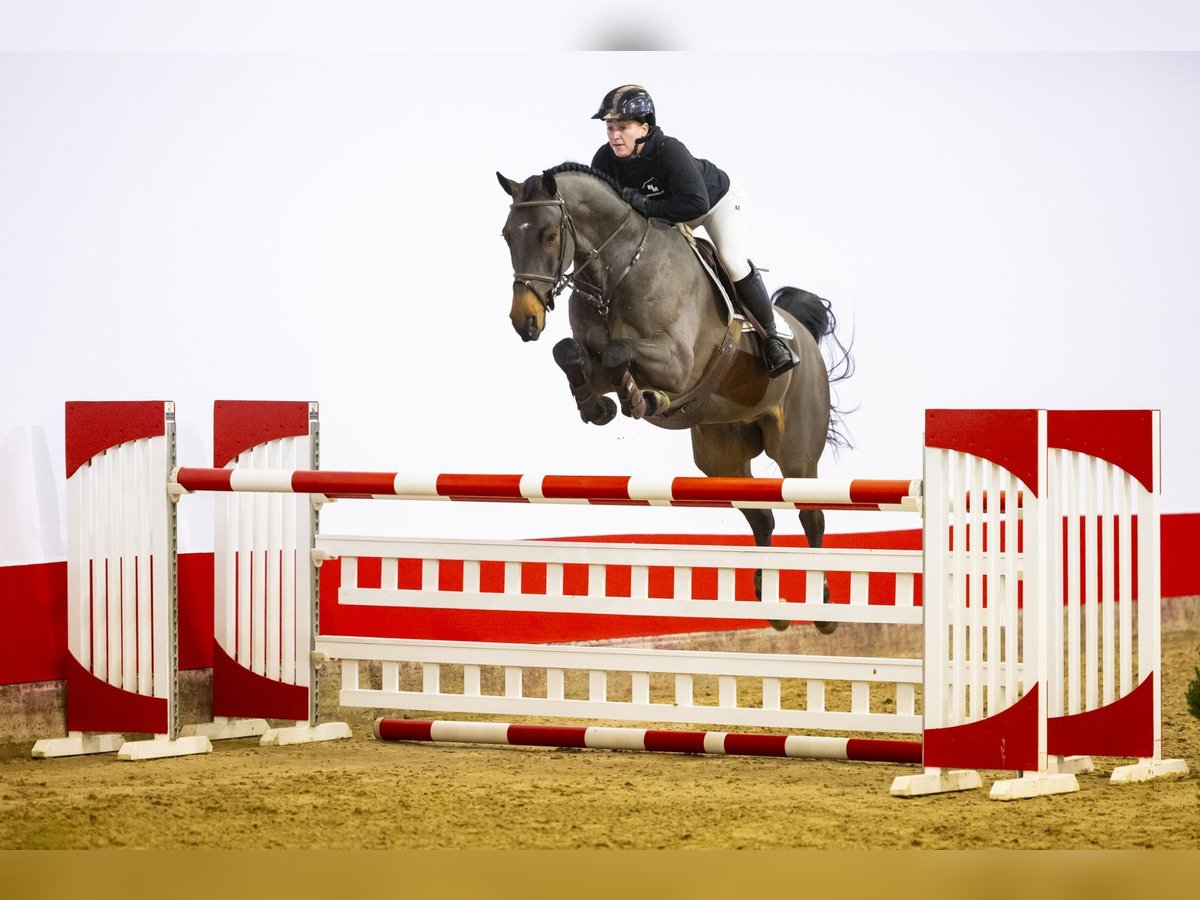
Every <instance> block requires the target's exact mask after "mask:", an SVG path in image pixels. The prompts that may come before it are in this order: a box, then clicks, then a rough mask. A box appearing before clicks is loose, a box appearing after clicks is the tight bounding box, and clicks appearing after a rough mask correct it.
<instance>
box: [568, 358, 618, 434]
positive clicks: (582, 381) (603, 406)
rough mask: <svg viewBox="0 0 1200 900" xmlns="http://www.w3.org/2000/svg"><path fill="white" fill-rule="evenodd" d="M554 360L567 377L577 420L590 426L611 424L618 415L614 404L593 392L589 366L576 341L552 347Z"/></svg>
mask: <svg viewBox="0 0 1200 900" xmlns="http://www.w3.org/2000/svg"><path fill="white" fill-rule="evenodd" d="M554 361H555V362H556V363H558V367H559V368H560V369H562V370H563V373H564V374H566V376H567V384H569V385H570V386H571V393H572V394H573V395H574V397H575V406H576V407H578V409H579V417H580V418H581V419H583V421H585V422H591V423H592V424H593V425H607V424H608V423H609V422H611V421H612V420H613V417H614V416H616V414H617V404H615V403H614V402H613V401H612V399H611V398H609V397H602V396H600V395H598V394H597V393H596V389H595V388H594V387H593V386H592V364H591V362H590V361H589V360H588V356H587V352H586V351H585V350H584V348H583V345H582V344H580V343H579V341H577V340H575V338H563V339H562V340H561V341H559V342H558V343H557V344H555V345H554Z"/></svg>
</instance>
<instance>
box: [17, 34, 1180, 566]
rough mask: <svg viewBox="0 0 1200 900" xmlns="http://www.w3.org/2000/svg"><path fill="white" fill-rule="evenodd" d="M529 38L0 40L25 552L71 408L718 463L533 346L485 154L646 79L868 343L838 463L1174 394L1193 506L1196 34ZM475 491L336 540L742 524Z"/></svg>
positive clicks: (548, 156) (441, 451) (1176, 460)
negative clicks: (601, 43)
mask: <svg viewBox="0 0 1200 900" xmlns="http://www.w3.org/2000/svg"><path fill="white" fill-rule="evenodd" d="M513 49H514V48H513V47H511V46H509V47H507V48H506V49H505V50H502V51H501V50H494V51H484V50H480V49H476V48H469V49H465V50H461V51H454V50H446V49H439V50H433V51H422V50H413V49H410V50H407V51H404V52H377V53H354V52H315V51H308V50H305V51H302V52H238V53H227V52H182V51H180V52H169V53H149V54H148V53H102V54H90V53H76V52H68V53H19V54H18V53H4V54H0V123H2V125H0V128H2V129H3V139H2V140H0V305H2V309H3V327H2V328H0V385H2V386H3V388H2V392H0V424H2V425H3V426H5V429H6V431H5V432H4V434H5V439H4V440H3V441H0V455H2V456H3V458H2V459H0V492H2V493H0V518H3V519H4V520H5V522H6V527H4V528H0V564H4V563H12V562H18V561H29V560H33V559H50V558H56V557H59V556H61V553H62V548H61V544H60V543H57V542H56V539H55V538H54V534H55V533H58V534H59V535H61V513H59V512H57V511H47V510H42V511H38V510H37V509H35V507H36V506H37V505H39V504H42V505H44V504H45V503H47V502H48V500H47V499H46V498H47V493H48V491H47V489H46V487H45V485H44V484H43V482H45V477H44V472H45V470H46V467H47V465H49V466H50V467H52V470H53V472H54V473H55V475H56V477H57V479H59V480H61V477H62V452H61V445H62V416H63V413H62V409H63V403H64V401H66V400H72V399H144V398H156V399H172V400H175V401H176V403H177V407H178V418H179V422H180V443H179V447H180V460H181V462H183V463H185V464H202V465H207V464H208V463H207V460H208V459H209V457H210V450H209V442H210V439H211V434H210V430H211V429H210V421H211V404H212V401H213V400H214V399H217V398H254V399H305V400H307V399H316V400H319V401H320V402H321V404H322V464H323V466H324V467H326V468H345V469H385V470H391V469H398V468H414V469H418V470H423V471H512V472H526V471H548V472H560V473H627V472H641V473H661V474H669V473H670V474H673V473H678V474H689V473H694V472H695V470H694V467H693V466H692V464H691V459H690V449H689V441H688V438H687V435H686V433H672V432H662V431H658V430H656V429H654V428H652V427H651V426H648V425H645V424H643V423H632V422H629V421H625V420H619V421H617V422H615V423H614V424H612V425H610V426H608V427H606V428H603V429H597V428H595V427H592V426H584V425H583V424H581V423H580V422H579V420H578V418H577V416H576V413H575V411H574V405H573V402H572V400H571V397H570V394H569V392H568V390H567V388H566V386H565V383H564V381H563V379H562V377H561V373H559V371H558V370H557V368H556V367H555V366H554V364H553V362H552V360H551V358H550V349H551V347H552V346H553V343H554V342H555V341H557V340H558V339H559V338H560V337H562V336H564V335H566V334H567V331H568V329H567V322H566V315H565V311H564V310H561V309H560V310H559V311H558V312H557V313H554V314H552V315H551V319H550V326H549V329H548V331H547V333H546V334H545V335H544V336H543V338H542V340H541V341H539V342H538V343H536V344H532V345H527V344H523V343H522V342H521V341H520V340H519V339H518V338H517V337H516V335H515V334H514V333H513V332H512V330H511V327H510V325H509V323H508V318H507V310H508V300H509V294H510V290H509V285H510V283H511V275H510V271H511V266H510V262H509V259H508V253H507V250H506V248H505V245H504V242H503V241H502V240H501V238H500V236H499V233H500V227H501V225H502V223H503V221H504V218H505V215H506V212H507V202H508V198H507V197H506V196H505V195H504V194H503V193H501V191H500V189H499V187H498V186H497V185H496V182H495V177H494V174H493V173H494V171H495V170H497V169H499V170H500V171H502V172H504V173H505V174H506V175H508V176H510V177H513V178H524V177H526V176H528V175H530V174H532V173H534V172H537V171H540V170H541V169H543V168H546V167H549V166H551V165H554V164H556V163H558V162H561V161H563V160H565V159H577V160H581V161H588V160H590V157H591V154H592V152H593V151H594V149H595V148H596V146H598V145H599V143H600V142H601V141H602V131H601V129H600V127H599V125H598V123H596V122H592V121H590V120H589V118H588V116H589V115H590V114H591V113H592V112H593V111H594V108H595V107H596V105H597V104H598V102H599V99H600V97H601V96H602V95H603V94H604V92H605V91H606V90H608V89H609V88H611V87H613V86H614V85H616V84H619V83H624V82H640V83H642V84H645V85H646V86H647V87H648V88H649V89H650V90H651V92H652V93H653V95H654V97H655V100H656V102H657V104H658V107H659V110H660V124H662V125H663V126H664V129H665V130H666V131H667V132H668V133H670V134H673V135H675V136H677V137H680V138H681V139H682V140H684V141H685V142H686V143H687V144H688V145H689V147H690V148H691V149H692V151H693V152H694V153H695V154H696V155H699V156H707V157H709V158H711V159H712V160H714V161H715V162H717V163H718V164H719V165H721V166H722V167H724V168H726V169H727V170H729V171H730V172H732V173H733V174H734V175H735V176H736V177H738V178H739V179H741V180H742V181H743V182H744V184H745V186H746V187H747V188H748V190H749V193H750V197H751V200H752V203H753V212H754V250H753V253H754V257H755V260H756V262H759V263H760V264H762V265H764V266H767V267H769V268H770V269H771V272H770V274H769V275H768V282H769V285H770V286H772V287H774V286H777V285H779V284H783V283H788V284H795V285H799V286H802V287H806V288H809V289H811V290H814V291H816V292H818V293H820V294H822V295H823V296H826V297H828V298H829V299H830V300H832V302H833V304H834V309H835V311H836V312H837V314H838V315H839V317H840V318H841V321H842V325H843V334H844V335H847V336H848V335H849V334H851V333H853V335H854V339H855V344H854V353H855V357H856V359H857V362H858V372H857V374H856V375H855V376H854V378H853V379H852V380H851V381H850V382H848V383H846V384H845V385H843V386H842V388H841V390H840V396H841V400H842V402H843V404H845V405H847V406H850V407H857V411H856V412H854V413H853V414H852V415H851V416H850V418H849V427H850V430H851V433H852V435H853V438H854V440H855V443H856V447H855V449H854V450H852V451H850V452H845V453H843V454H842V455H841V456H840V458H836V459H835V458H833V457H832V456H829V457H828V458H827V459H826V461H825V463H824V465H823V472H822V474H824V475H827V476H834V477H917V476H919V474H920V454H919V448H920V443H921V411H922V410H923V409H925V408H926V407H937V406H1046V407H1147V406H1148V407H1157V408H1160V409H1162V411H1163V430H1164V465H1165V473H1166V476H1165V477H1166V491H1165V497H1164V508H1165V509H1166V510H1167V511H1178V510H1188V511H1194V510H1197V509H1200V472H1198V471H1197V469H1196V467H1195V466H1194V463H1193V461H1194V460H1195V459H1196V458H1197V456H1198V455H1200V417H1198V416H1197V411H1198V410H1197V401H1196V385H1197V384H1200V361H1198V356H1200V355H1198V354H1197V352H1196V349H1195V344H1196V338H1195V336H1196V334H1197V331H1198V329H1197V325H1200V313H1198V312H1197V305H1198V304H1200V297H1197V288H1196V285H1197V284H1198V283H1200V254H1197V252H1196V251H1197V247H1200V174H1198V172H1197V167H1196V165H1195V160H1196V159H1198V158H1200V130H1198V125H1197V120H1196V115H1195V110H1196V109H1197V108H1200V56H1197V55H1195V54H1191V53H1182V54H1161V53H1159V54H1156V53H1020V52H1005V53H977V52H960V53H949V52H893V51H871V52H843V51H818V50H806V51H804V52H786V51H782V50H780V51H775V52H768V53H751V52H735V53H724V52H714V51H710V50H701V51H695V52H684V53H612V52H571V51H560V52H549V51H540V52H537V53H518V52H511V51H512V50H513ZM464 355H470V356H472V357H473V358H474V360H475V362H474V363H473V364H471V365H463V364H462V363H461V362H460V360H461V358H462V357H463V356H464ZM12 447H16V448H18V449H17V450H8V449H4V448H12ZM31 447H32V448H33V449H30V448H31ZM39 448H40V449H39ZM757 471H758V472H759V473H760V474H771V473H772V472H773V466H772V465H770V464H765V465H763V466H761V467H759V468H758V469H757ZM31 479H36V480H37V484H38V485H40V487H39V488H38V489H37V490H32V489H30V488H29V486H28V483H29V482H30V480H31ZM49 493H50V494H52V493H53V489H50V490H49ZM38 497H40V498H41V499H36V498H38ZM59 502H60V503H61V502H62V501H61V497H60V498H59ZM186 502H187V503H188V504H189V506H188V508H187V510H188V511H187V513H186V514H185V516H184V519H183V522H182V535H181V537H182V542H183V545H184V548H185V549H202V548H204V547H206V546H207V545H208V542H209V539H208V537H207V534H208V529H209V524H208V520H207V518H206V509H207V507H206V505H205V503H204V501H203V500H201V499H199V498H189V500H188V501H186ZM465 510H466V514H467V515H468V516H470V518H469V519H466V517H465V516H464V507H462V506H457V505H456V506H455V507H454V508H453V509H452V508H451V506H450V505H449V504H426V505H421V506H419V507H416V508H414V507H413V506H412V505H410V504H378V505H372V504H363V503H357V504H354V503H348V502H344V503H340V504H337V505H336V506H335V507H332V508H330V509H329V510H328V512H327V513H326V515H325V519H324V530H326V531H328V532H336V531H342V530H354V529H358V528H369V529H372V530H375V529H379V530H386V531H393V532H396V533H402V534H412V533H431V534H456V533H466V534H475V535H487V536H506V535H511V536H533V535H540V534H550V533H575V534H578V533H598V532H603V531H609V530H636V531H654V530H681V531H687V530H698V531H706V530H714V531H741V530H742V529H743V525H742V522H741V518H740V516H739V515H738V514H737V513H734V512H716V511H691V512H688V511H682V510H655V511H650V512H646V511H630V510H593V509H561V508H553V509H546V508H523V509H521V508H514V507H508V506H505V507H484V506H470V507H466V508H465ZM34 519H36V520H37V521H38V522H39V523H41V524H40V525H39V526H38V527H36V528H30V529H27V530H26V529H23V528H22V527H21V526H20V523H23V522H25V521H32V520H34ZM464 520H465V521H464ZM792 520H793V517H790V516H789V517H787V521H786V522H783V521H781V528H786V530H788V531H793V532H794V531H798V530H799V528H798V523H796V522H794V521H792ZM14 522H16V523H17V527H13V523H14ZM913 524H915V523H914V522H913V521H912V520H911V519H910V518H907V517H904V516H884V517H882V518H874V517H873V518H871V519H869V520H867V519H863V518H861V517H857V516H852V515H849V514H843V515H841V516H834V517H831V529H832V530H842V531H845V530H852V529H868V528H878V527H907V526H909V525H913ZM59 540H61V538H59Z"/></svg>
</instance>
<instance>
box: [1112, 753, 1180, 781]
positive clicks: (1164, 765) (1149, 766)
mask: <svg viewBox="0 0 1200 900" xmlns="http://www.w3.org/2000/svg"><path fill="white" fill-rule="evenodd" d="M1186 774H1188V764H1187V762H1186V761H1184V760H1182V759H1139V760H1138V761H1137V762H1135V763H1132V764H1131V765H1128V766H1118V767H1117V768H1115V769H1113V773H1112V778H1110V779H1109V783H1110V784H1135V783H1137V782H1139V781H1150V780H1151V779H1152V778H1163V777H1166V776H1172V775H1186Z"/></svg>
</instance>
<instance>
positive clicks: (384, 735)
mask: <svg viewBox="0 0 1200 900" xmlns="http://www.w3.org/2000/svg"><path fill="white" fill-rule="evenodd" d="M375 737H376V738H377V739H379V740H381V741H425V742H432V743H463V744H509V745H514V746H524V747H579V748H588V749H592V750H645V751H650V752H656V753H708V754H715V755H722V756H777V757H788V758H791V759H837V760H854V761H858V762H887V763H911V764H913V765H919V764H920V762H921V742H920V741H894V740H882V739H875V738H837V737H811V736H807V735H798V734H734V733H727V732H723V731H663V730H654V729H647V728H604V727H596V726H567V725H514V724H511V723H508V722H447V721H428V720H419V719H386V718H381V719H376V720H375Z"/></svg>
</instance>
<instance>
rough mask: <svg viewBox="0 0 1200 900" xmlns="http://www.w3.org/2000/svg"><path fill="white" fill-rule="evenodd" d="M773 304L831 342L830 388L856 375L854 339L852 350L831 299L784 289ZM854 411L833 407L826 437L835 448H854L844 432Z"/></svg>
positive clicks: (815, 337)
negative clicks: (839, 329)
mask: <svg viewBox="0 0 1200 900" xmlns="http://www.w3.org/2000/svg"><path fill="white" fill-rule="evenodd" d="M771 302H772V303H773V304H774V305H775V306H778V307H779V308H780V309H782V310H784V311H786V312H788V313H790V314H791V316H792V318H794V319H795V320H796V321H797V322H799V323H800V324H801V325H803V326H804V327H805V328H806V329H808V332H809V334H811V335H812V336H813V340H815V341H816V342H817V343H818V344H820V343H821V341H823V340H825V339H826V338H828V339H829V345H831V351H832V352H831V355H830V357H829V359H828V360H827V362H826V371H827V372H828V373H829V383H830V384H831V385H834V384H837V383H838V382H839V381H845V380H846V379H847V378H849V377H850V376H851V375H853V374H854V357H853V356H852V355H851V354H850V349H851V348H852V347H853V346H854V337H853V335H851V338H850V346H849V347H847V346H845V345H844V344H842V341H841V338H839V337H838V334H837V327H838V321H837V316H835V315H834V314H833V308H832V306H831V305H830V303H829V301H828V300H826V299H825V298H823V297H818V296H817V295H816V294H814V293H813V292H812V291H804V290H801V289H800V288H794V287H781V288H780V289H779V290H777V291H776V292H775V293H774V294H772V295H771ZM851 412H853V410H845V409H842V408H840V407H838V406H837V405H836V403H833V404H831V405H830V407H829V434H828V435H827V437H826V440H827V441H828V442H829V444H830V446H832V447H835V448H837V447H846V448H850V447H852V446H853V445H852V444H851V442H850V438H849V437H847V435H846V433H845V417H846V416H847V415H848V414H849V413H851Z"/></svg>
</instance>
